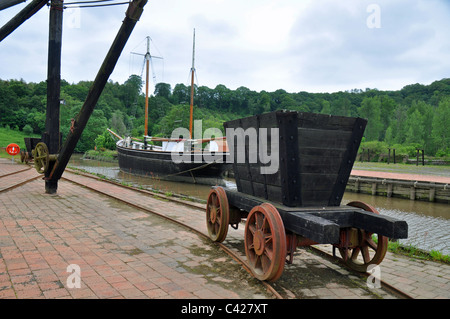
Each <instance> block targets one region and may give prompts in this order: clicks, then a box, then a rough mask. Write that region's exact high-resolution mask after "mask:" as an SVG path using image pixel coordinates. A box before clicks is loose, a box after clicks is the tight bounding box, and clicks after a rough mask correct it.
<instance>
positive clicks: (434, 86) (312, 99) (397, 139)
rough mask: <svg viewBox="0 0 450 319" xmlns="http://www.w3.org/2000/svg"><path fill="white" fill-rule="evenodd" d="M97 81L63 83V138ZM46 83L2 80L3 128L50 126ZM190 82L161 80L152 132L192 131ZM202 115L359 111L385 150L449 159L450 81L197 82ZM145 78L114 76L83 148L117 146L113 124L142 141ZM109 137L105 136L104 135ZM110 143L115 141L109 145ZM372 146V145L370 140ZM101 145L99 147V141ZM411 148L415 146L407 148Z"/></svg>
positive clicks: (207, 124)
mask: <svg viewBox="0 0 450 319" xmlns="http://www.w3.org/2000/svg"><path fill="white" fill-rule="evenodd" d="M91 85H92V82H90V81H82V82H79V83H77V84H69V83H68V82H67V81H64V80H62V81H61V100H62V104H61V121H60V122H61V131H62V133H63V138H64V137H65V136H67V133H68V131H69V129H70V123H71V119H72V118H75V117H76V116H77V114H78V112H79V110H80V109H81V106H82V105H83V103H84V100H85V98H86V96H87V94H88V92H89V89H90V87H91ZM46 91H47V86H46V82H45V81H42V82H39V83H26V82H25V81H24V80H22V79H21V80H1V79H0V126H1V127H10V128H11V129H15V128H18V129H19V130H21V131H26V132H27V133H31V132H32V133H34V134H39V135H40V134H42V132H43V131H44V130H45V112H46V98H47V92H46ZM190 92H191V88H190V86H186V85H184V84H176V85H175V86H174V87H173V88H172V87H171V85H170V84H167V83H158V84H157V85H156V87H155V90H154V92H153V95H152V96H151V97H150V99H149V121H148V124H149V132H148V133H149V135H153V136H170V135H171V132H172V130H173V129H174V128H176V127H185V128H189V104H190ZM194 92H195V93H194V106H195V107H194V110H195V112H194V119H197V120H198V119H201V120H203V123H202V129H203V131H204V130H205V129H207V128H211V127H217V128H219V129H220V130H222V131H223V126H222V123H223V122H224V121H227V120H230V119H235V118H239V117H244V116H250V115H255V114H261V113H265V112H270V111H274V110H279V109H288V110H296V111H300V112H314V113H322V114H331V115H342V116H359V117H363V118H367V119H368V120H369V122H368V126H367V129H366V132H365V136H364V141H365V143H367V142H380V143H381V144H374V145H383V147H384V148H387V147H399V148H400V147H402V148H403V149H405V150H407V149H408V150H409V149H411V152H413V151H414V150H415V148H416V147H418V148H423V149H425V154H427V155H432V156H435V155H436V156H448V155H449V153H450V136H449V134H448V132H449V130H448V123H449V120H450V114H449V112H450V79H442V80H440V81H435V82H433V83H431V84H430V85H422V84H411V85H407V86H405V87H404V88H402V89H401V90H399V91H379V90H376V89H365V90H364V91H363V90H361V89H352V90H349V91H346V92H335V93H308V92H304V91H300V92H298V93H289V92H286V91H285V90H283V89H279V90H276V91H274V92H267V91H261V92H255V91H252V90H250V89H248V88H246V87H239V88H237V89H236V90H231V89H229V88H227V87H226V86H225V85H221V84H220V85H217V86H216V87H215V88H213V89H211V88H208V87H205V86H200V87H197V86H195V87H194ZM144 105H145V95H144V93H143V85H142V80H141V78H140V77H139V76H137V75H132V76H130V77H129V79H128V80H127V81H125V83H124V84H119V83H115V82H113V81H109V82H108V83H107V84H106V86H105V89H104V90H103V93H102V95H101V97H100V99H99V101H98V103H97V105H96V109H95V112H94V113H93V114H92V116H91V119H90V120H89V122H88V125H87V127H86V129H85V132H84V133H83V135H82V137H81V140H80V142H79V143H78V145H77V148H76V151H79V152H84V151H86V150H87V149H92V148H94V145H95V143H96V142H95V141H96V139H97V141H98V143H99V144H102V146H101V147H107V148H108V147H111V143H110V142H111V141H106V140H104V139H103V138H105V139H106V137H107V136H108V135H107V134H106V135H105V131H106V128H111V129H112V130H114V131H115V132H116V133H118V134H120V135H132V136H134V137H137V138H140V137H142V135H143V134H144ZM99 136H103V138H98V137H99ZM106 142H108V143H107V144H108V145H107V146H106V145H105V143H106ZM369 145H371V144H369ZM97 146H98V145H97ZM405 153H407V151H405Z"/></svg>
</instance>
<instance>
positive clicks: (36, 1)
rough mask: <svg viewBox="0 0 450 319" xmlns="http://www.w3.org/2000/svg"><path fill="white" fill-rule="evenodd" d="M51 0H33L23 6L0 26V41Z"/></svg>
mask: <svg viewBox="0 0 450 319" xmlns="http://www.w3.org/2000/svg"><path fill="white" fill-rule="evenodd" d="M48 1H49V0H33V1H32V2H31V3H30V4H29V5H27V6H26V7H25V8H23V9H22V10H21V11H20V12H19V13H18V14H16V15H15V16H14V17H13V18H12V19H11V20H9V21H8V22H7V23H6V24H5V25H4V26H3V27H1V28H0V42H1V41H2V40H3V39H4V38H6V37H7V36H8V35H10V34H11V33H12V32H13V31H14V30H15V29H17V28H18V27H19V26H20V25H21V24H22V23H24V22H25V21H26V20H28V19H29V18H30V17H31V16H33V14H35V13H36V12H38V11H39V10H40V9H41V8H42V7H43V6H45V5H46V4H47V3H48Z"/></svg>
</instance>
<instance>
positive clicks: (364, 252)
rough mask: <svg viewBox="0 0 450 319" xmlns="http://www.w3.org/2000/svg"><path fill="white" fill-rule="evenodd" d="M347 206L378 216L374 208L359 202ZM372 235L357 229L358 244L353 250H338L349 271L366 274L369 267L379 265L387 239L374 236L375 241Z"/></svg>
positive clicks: (384, 253) (386, 245)
mask: <svg viewBox="0 0 450 319" xmlns="http://www.w3.org/2000/svg"><path fill="white" fill-rule="evenodd" d="M347 205H348V206H352V207H357V208H361V209H364V210H365V211H367V212H371V213H374V214H380V213H379V212H378V211H377V210H376V209H375V208H374V207H372V206H370V205H368V204H366V203H363V202H359V201H354V202H350V203H348V204H347ZM372 235H374V233H371V232H367V231H365V230H363V229H358V237H359V244H358V245H357V246H356V247H353V248H348V249H345V248H339V252H340V254H341V256H342V258H343V259H344V262H345V263H346V265H347V266H349V267H350V268H351V269H353V270H356V271H358V272H366V271H367V267H368V266H369V265H379V264H380V263H381V262H382V261H383V259H384V256H385V255H386V252H387V248H388V238H387V237H385V236H381V235H378V234H375V236H377V241H375V240H374V239H373V237H372Z"/></svg>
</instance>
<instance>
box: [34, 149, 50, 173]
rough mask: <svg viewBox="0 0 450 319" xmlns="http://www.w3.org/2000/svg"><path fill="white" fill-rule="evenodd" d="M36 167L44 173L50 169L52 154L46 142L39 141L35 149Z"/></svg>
mask: <svg viewBox="0 0 450 319" xmlns="http://www.w3.org/2000/svg"><path fill="white" fill-rule="evenodd" d="M33 158H34V168H36V171H37V172H38V173H39V174H44V173H45V172H46V171H47V170H48V165H49V162H50V155H49V152H48V147H47V145H45V143H42V142H40V143H38V144H37V145H36V148H35V149H34V150H33Z"/></svg>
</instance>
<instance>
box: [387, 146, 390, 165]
mask: <svg viewBox="0 0 450 319" xmlns="http://www.w3.org/2000/svg"><path fill="white" fill-rule="evenodd" d="M390 161H391V149H390V148H388V160H387V163H388V164H389V162H390Z"/></svg>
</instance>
